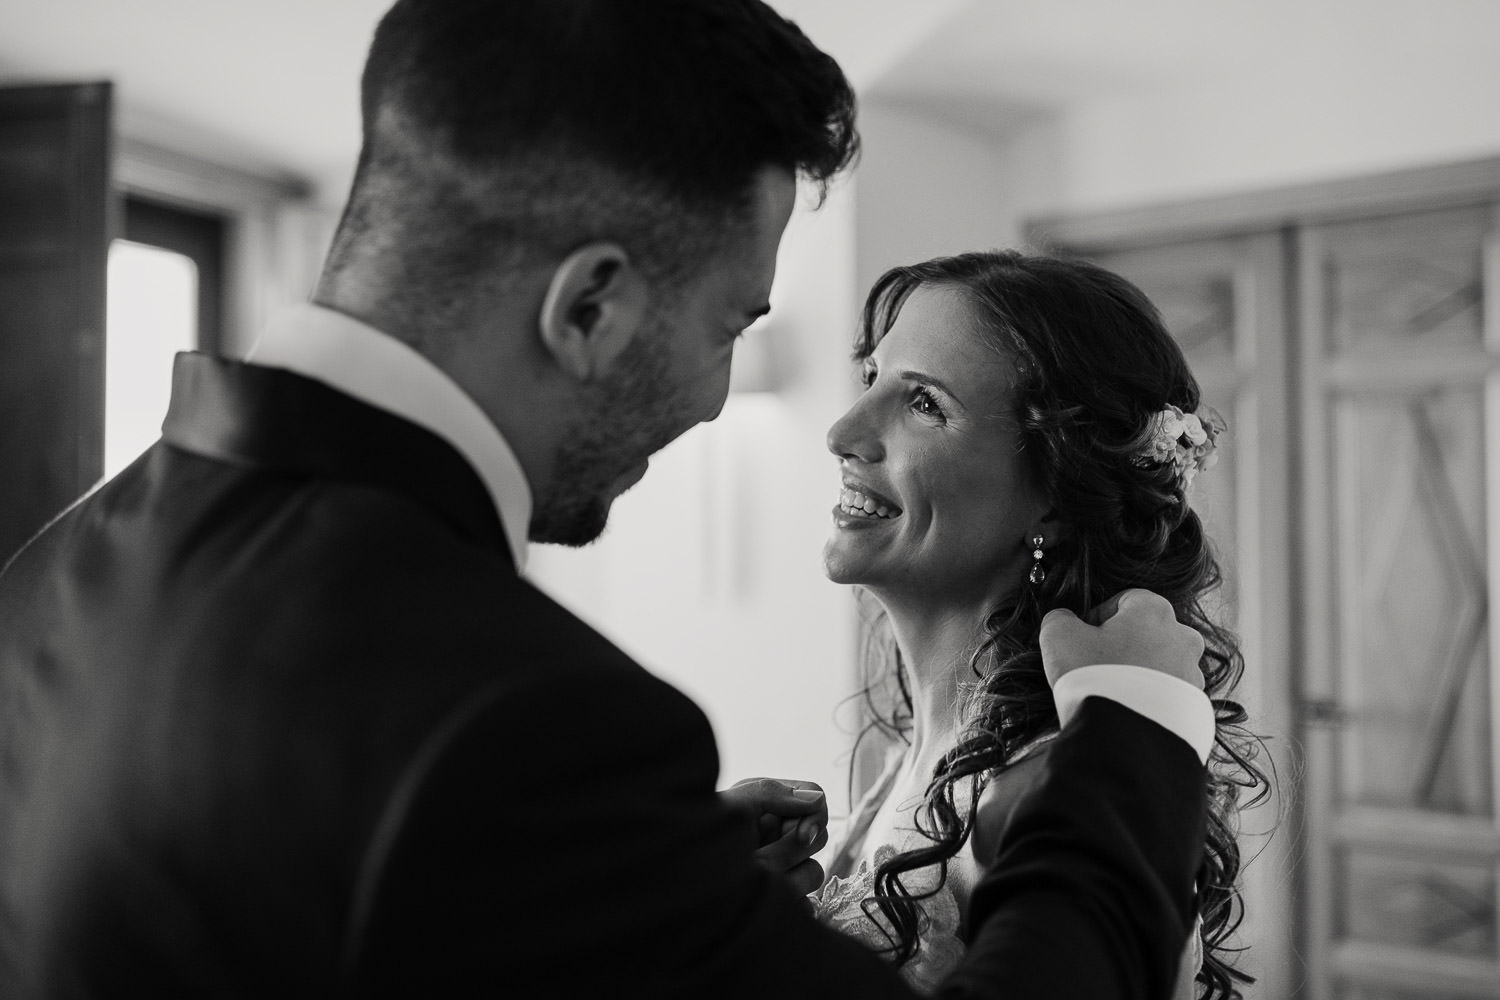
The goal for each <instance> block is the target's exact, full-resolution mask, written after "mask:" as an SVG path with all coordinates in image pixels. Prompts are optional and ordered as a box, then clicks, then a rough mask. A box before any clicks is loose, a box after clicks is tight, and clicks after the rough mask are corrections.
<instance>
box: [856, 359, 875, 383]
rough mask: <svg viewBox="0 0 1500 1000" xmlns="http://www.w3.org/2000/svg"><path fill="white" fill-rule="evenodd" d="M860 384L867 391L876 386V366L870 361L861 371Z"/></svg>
mask: <svg viewBox="0 0 1500 1000" xmlns="http://www.w3.org/2000/svg"><path fill="white" fill-rule="evenodd" d="M859 384H860V385H862V386H864V387H865V388H866V389H868V388H870V386H872V385H874V384H875V366H874V365H873V364H870V363H869V362H868V361H867V362H865V364H864V365H863V366H861V367H860V369H859Z"/></svg>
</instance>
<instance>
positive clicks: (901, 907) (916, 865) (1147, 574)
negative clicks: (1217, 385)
mask: <svg viewBox="0 0 1500 1000" xmlns="http://www.w3.org/2000/svg"><path fill="white" fill-rule="evenodd" d="M931 286H937V287H942V288H950V289H954V290H956V291H959V292H960V293H962V294H963V295H965V296H966V297H967V299H968V301H969V303H970V305H971V308H972V310H973V316H974V317H975V319H976V320H977V321H978V324H979V325H980V326H981V327H983V328H985V329H987V330H988V331H989V332H990V333H991V335H992V336H993V337H994V338H995V340H996V342H997V343H998V344H999V345H1000V346H1001V347H1003V348H1004V349H1005V351H1007V352H1008V354H1009V355H1010V356H1011V357H1012V358H1013V359H1014V361H1015V365H1016V370H1017V375H1018V378H1017V380H1016V385H1015V407H1016V414H1017V417H1018V423H1019V426H1020V429H1021V430H1020V434H1021V449H1022V454H1023V455H1024V456H1025V459H1026V467H1027V469H1028V471H1029V473H1030V474H1031V475H1032V476H1034V477H1035V482H1036V483H1038V484H1039V485H1040V487H1041V489H1042V490H1043V492H1044V495H1045V497H1046V498H1047V501H1048V504H1049V506H1050V507H1051V509H1052V511H1053V514H1054V516H1055V519H1056V521H1057V522H1058V523H1059V524H1060V525H1066V526H1067V530H1065V531H1063V532H1062V533H1061V534H1060V536H1059V538H1058V540H1057V543H1056V545H1055V547H1054V548H1052V549H1050V550H1049V553H1048V556H1047V558H1046V579H1045V581H1044V582H1042V583H1041V584H1040V585H1036V584H1032V583H1030V582H1029V581H1028V580H1025V579H1022V580H1018V581H1016V584H1017V586H1016V588H1015V589H1014V591H1013V592H1012V594H1011V597H1010V598H1008V599H1007V600H1006V602H1005V603H1003V604H1001V605H1000V606H999V607H996V608H994V609H992V611H991V612H990V614H989V615H988V617H987V618H986V620H985V622H984V627H983V628H984V631H983V636H982V641H981V643H980V645H979V647H978V650H977V652H975V653H974V655H973V657H972V658H971V660H970V663H969V666H970V669H971V672H972V675H973V676H972V682H971V683H969V684H966V685H963V686H962V689H963V690H964V692H965V693H964V695H963V696H962V698H963V701H962V704H961V706H960V709H961V713H962V715H961V718H962V730H961V735H960V738H959V740H958V743H957V745H956V746H954V747H953V748H952V749H951V750H950V751H949V752H948V753H947V754H945V755H944V756H943V758H942V759H941V761H940V762H939V763H938V765H937V767H936V769H935V772H934V773H933V775H932V776H931V779H930V782H929V784H928V786H927V792H926V797H925V800H924V801H923V803H922V805H921V806H920V807H919V809H918V810H917V825H918V828H919V829H921V830H922V832H923V833H924V834H925V835H926V836H927V838H928V839H930V840H931V841H932V843H931V844H930V845H926V846H923V847H921V848H918V849H913V850H909V851H906V852H904V853H901V854H898V855H896V856H895V857H893V858H891V859H889V860H888V861H887V862H886V863H885V864H883V865H880V866H879V867H878V868H877V871H876V877H875V889H874V895H873V896H872V898H871V899H868V900H866V910H867V912H869V911H870V908H871V907H878V908H879V909H880V911H881V912H882V913H883V914H884V916H885V918H886V919H887V921H888V922H889V925H890V927H891V928H892V929H893V930H894V931H895V936H894V938H893V939H892V941H891V947H890V949H889V952H890V957H892V958H893V960H894V961H896V962H897V963H898V964H899V963H905V962H906V961H908V960H909V959H911V958H912V957H913V956H914V955H915V954H916V952H917V950H918V947H919V924H920V914H921V911H920V900H921V899H923V898H925V896H926V895H930V894H931V892H932V891H936V890H935V889H932V890H930V891H928V892H916V893H913V892H910V891H908V890H907V888H906V887H905V885H904V884H903V877H904V876H905V875H906V874H907V873H909V872H913V871H915V870H917V869H922V868H926V867H928V866H930V865H939V866H941V867H940V871H941V873H942V878H943V879H945V878H946V876H947V861H948V859H950V858H952V857H954V856H955V855H956V854H957V853H958V852H959V850H960V849H961V848H962V847H963V845H964V844H965V842H966V841H967V840H968V837H969V835H970V833H971V832H972V822H973V821H972V817H973V816H974V815H975V807H976V805H977V803H978V800H979V796H980V793H981V792H982V791H983V788H984V785H985V781H986V780H987V779H986V776H988V775H992V774H994V773H997V772H1000V771H1003V770H1004V769H1005V768H1006V767H1007V766H1008V765H1009V763H1010V762H1011V761H1013V760H1014V759H1015V757H1016V755H1017V753H1018V752H1019V751H1020V750H1021V749H1022V748H1023V747H1026V746H1027V745H1028V744H1030V743H1032V742H1033V741H1034V740H1036V739H1037V738H1038V737H1041V736H1044V735H1045V734H1047V733H1049V732H1051V731H1054V730H1056V729H1057V726H1058V720H1057V713H1056V709H1055V707H1054V704H1053V699H1052V691H1051V688H1050V687H1049V686H1048V683H1047V679H1046V676H1045V674H1044V673H1043V670H1042V657H1041V651H1040V647H1039V638H1038V636H1039V633H1040V629H1041V620H1042V616H1043V615H1045V614H1046V613H1047V612H1048V611H1050V610H1052V609H1053V608H1069V609H1071V610H1073V611H1074V612H1076V613H1078V614H1080V615H1081V614H1083V613H1084V612H1086V611H1087V610H1088V609H1089V608H1092V607H1094V606H1095V605H1097V604H1099V603H1100V602H1101V601H1103V600H1105V599H1106V598H1108V597H1109V596H1111V595H1112V594H1115V593H1117V592H1118V591H1121V590H1124V589H1126V588H1130V587H1143V588H1146V589H1148V590H1152V591H1155V592H1156V593H1158V594H1160V595H1162V596H1163V597H1165V598H1167V599H1168V600H1169V601H1171V603H1172V607H1173V608H1174V609H1175V611H1176V613H1177V618H1178V620H1179V621H1181V622H1183V623H1184V624H1187V625H1190V626H1192V627H1193V628H1195V629H1197V630H1198V632H1199V633H1201V634H1202V636H1203V640H1204V650H1203V657H1202V660H1201V666H1202V670H1203V677H1204V687H1205V690H1206V691H1207V692H1208V694H1209V696H1210V698H1211V700H1212V702H1213V706H1214V711H1215V716H1216V722H1217V733H1216V736H1215V740H1214V747H1213V750H1212V753H1211V756H1210V759H1209V767H1208V783H1207V795H1208V803H1207V804H1208V837H1207V843H1206V845H1205V848H1206V849H1205V852H1204V857H1203V862H1202V865H1201V867H1200V869H1199V871H1198V875H1197V889H1198V906H1199V913H1200V915H1201V917H1202V939H1203V940H1202V943H1203V956H1204V960H1203V965H1202V968H1201V970H1200V972H1199V974H1198V980H1197V989H1198V995H1199V996H1200V997H1206V998H1213V1000H1219V998H1238V997H1239V996H1240V995H1241V994H1240V990H1239V984H1242V983H1248V982H1252V981H1253V980H1252V978H1251V977H1250V976H1248V975H1247V974H1246V973H1244V972H1243V971H1242V970H1239V969H1237V968H1235V967H1234V965H1233V962H1232V958H1233V955H1232V954H1231V953H1232V952H1233V951H1235V950H1236V949H1235V947H1234V946H1233V945H1232V944H1231V943H1230V941H1229V938H1230V936H1231V935H1232V934H1233V932H1234V931H1235V929H1236V928H1237V927H1238V926H1239V923H1240V921H1241V919H1242V917H1243V904H1242V900H1241V896H1240V880H1239V875H1240V850H1239V844H1238V841H1237V839H1236V834H1237V831H1238V828H1239V824H1238V814H1239V810H1240V808H1241V807H1242V805H1243V804H1246V803H1242V801H1241V800H1242V797H1243V796H1244V795H1245V794H1246V792H1247V791H1253V793H1254V798H1253V799H1252V800H1251V801H1259V800H1260V799H1261V798H1263V797H1265V796H1266V795H1268V794H1269V791H1270V785H1269V782H1268V780H1267V777H1266V775H1265V774H1264V773H1263V772H1262V771H1261V770H1260V768H1259V767H1258V766H1257V764H1256V760H1257V759H1258V757H1259V751H1260V741H1259V740H1258V739H1257V738H1256V737H1255V736H1254V735H1253V734H1251V733H1250V732H1249V731H1248V730H1247V729H1246V728H1245V723H1246V721H1247V716H1246V713H1245V711H1244V709H1243V708H1242V707H1241V706H1240V705H1239V704H1237V703H1236V702H1234V701H1232V700H1230V694H1231V692H1232V691H1233V689H1234V687H1235V685H1236V683H1237V682H1238V680H1239V678H1240V675H1241V673H1242V672H1243V661H1242V658H1241V656H1240V651H1239V643H1238V639H1237V638H1236V636H1235V635H1234V634H1233V633H1232V632H1230V631H1229V630H1228V629H1226V628H1225V627H1223V626H1222V625H1220V624H1218V623H1216V622H1215V621H1214V620H1213V618H1212V617H1211V616H1210V613H1209V611H1207V610H1205V606H1204V602H1205V598H1207V597H1208V596H1209V595H1210V594H1211V593H1212V592H1213V591H1215V590H1216V589H1217V588H1218V587H1219V585H1220V582H1221V574H1220V569H1219V563H1218V560H1217V558H1216V557H1215V554H1214V552H1213V549H1212V547H1211V546H1210V544H1209V540H1208V538H1207V537H1206V535H1205V533H1204V530H1203V524H1202V522H1201V521H1200V520H1199V518H1198V515H1197V514H1196V513H1195V512H1194V511H1193V510H1192V508H1191V506H1189V503H1188V499H1187V496H1186V489H1185V486H1184V484H1183V481H1182V479H1181V478H1180V477H1179V475H1178V474H1177V472H1176V471H1175V469H1174V468H1173V466H1172V465H1171V463H1170V462H1168V463H1165V464H1154V465H1150V466H1147V467H1142V464H1141V462H1140V461H1139V459H1138V458H1137V456H1139V455H1140V454H1141V453H1142V452H1143V450H1145V448H1146V445H1147V442H1148V441H1149V440H1150V437H1151V432H1152V418H1153V417H1154V416H1155V415H1156V414H1158V413H1160V412H1161V411H1162V410H1163V409H1164V408H1165V407H1166V406H1167V404H1169V403H1170V404H1175V405H1176V406H1178V407H1180V408H1181V409H1182V410H1183V411H1184V412H1188V413H1191V412H1194V411H1195V410H1197V409H1198V405H1199V398H1198V385H1197V382H1196V381H1195V380H1194V378H1193V375H1192V373H1191V371H1190V370H1189V369H1188V365H1187V362H1186V360H1185V359H1184V358H1183V355H1182V351H1181V350H1180V349H1179V348H1178V346H1177V344H1176V343H1175V342H1174V341H1173V339H1172V337H1171V336H1170V335H1169V334H1168V332H1167V330H1166V327H1165V326H1164V324H1163V323H1162V320H1161V317H1160V315H1159V313H1158V312H1157V309H1156V307H1155V306H1154V305H1152V303H1151V302H1150V300H1149V299H1147V298H1146V296H1145V295H1144V294H1142V293H1141V291H1140V290H1139V289H1137V288H1136V287H1135V286H1134V285H1132V284H1131V283H1130V282H1128V281H1126V280H1125V279H1123V278H1121V277H1120V276H1118V275H1116V274H1114V273H1112V272H1110V271H1107V270H1104V269H1103V268H1100V267H1098V266H1096V265H1093V264H1090V263H1088V262H1086V261H1082V260H1074V259H1067V258H1062V257H1056V256H1040V255H1028V254H1022V253H1018V252H1015V251H990V252H979V253H967V254H962V255H959V256H955V257H943V258H938V259H935V260H929V261H926V262H924V263H921V264H915V265H911V266H905V267H897V268H893V269H892V270H890V271H888V272H886V273H885V274H884V275H883V276H882V277H881V278H880V280H879V281H877V282H876V283H875V286H874V287H873V288H872V289H871V291H870V294H869V296H868V298H867V300H866V302H865V307H864V312H863V317H862V322H861V327H860V332H859V336H858V339H857V342H856V345H855V351H854V357H855V359H856V360H857V361H863V360H864V359H865V358H866V357H868V356H869V355H870V354H871V352H873V351H874V350H875V345H876V344H877V343H879V341H880V339H881V338H882V337H883V336H885V334H886V332H887V331H889V330H890V328H891V325H892V324H893V323H894V322H895V319H896V315H897V314H898V313H899V312H900V310H901V307H902V304H903V303H904V302H905V301H906V299H907V297H908V296H909V295H910V294H911V293H912V291H913V290H914V289H916V288H919V287H931ZM996 389H997V391H1000V388H999V386H997V387H996ZM879 625H880V622H879V621H878V620H877V621H876V622H874V623H873V627H874V628H875V629H876V630H877V631H876V632H874V633H871V634H868V635H867V636H866V640H867V649H871V648H874V649H879V648H880V647H881V646H882V645H883V643H882V641H881V639H880V633H879V631H878V629H879ZM872 640H873V642H874V646H873V647H871V646H870V645H869V643H870V642H871V641H872ZM885 649H886V652H887V655H886V656H885V657H884V659H885V662H886V663H888V664H889V665H890V666H891V669H889V670H887V671H885V673H884V675H883V676H867V686H866V688H865V692H864V694H865V698H864V702H865V704H866V706H867V709H868V711H867V712H866V721H867V724H866V726H865V728H864V730H863V731H862V733H861V737H863V736H865V735H868V734H869V733H870V732H871V731H872V730H874V729H883V730H886V731H888V732H894V733H896V734H901V733H904V732H905V731H906V729H908V728H909V726H910V719H911V699H910V695H909V690H908V687H907V676H906V671H905V667H904V665H903V664H902V663H901V661H900V654H899V651H896V650H895V649H894V645H893V643H890V644H885ZM892 687H894V698H889V699H887V700H886V701H885V703H884V704H883V705H882V704H881V702H880V700H879V699H878V698H877V697H876V692H878V691H881V690H885V691H886V692H887V693H888V694H889V693H891V688H892ZM965 779H971V780H965ZM960 800H963V805H962V806H961V805H960ZM941 881H942V880H941V879H940V880H939V881H938V883H937V885H941Z"/></svg>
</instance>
